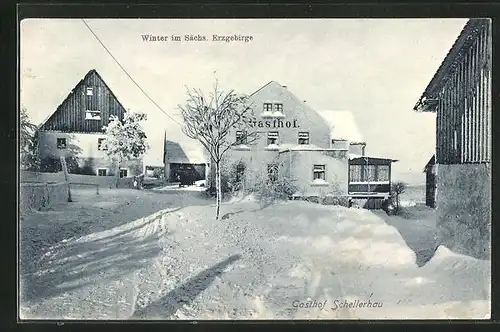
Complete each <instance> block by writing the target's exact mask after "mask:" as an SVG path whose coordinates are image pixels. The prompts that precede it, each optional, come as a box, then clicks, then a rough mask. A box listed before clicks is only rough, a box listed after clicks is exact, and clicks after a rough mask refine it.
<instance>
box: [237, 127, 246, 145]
mask: <svg viewBox="0 0 500 332" xmlns="http://www.w3.org/2000/svg"><path fill="white" fill-rule="evenodd" d="M236 144H237V145H242V144H247V137H246V132H245V131H242V130H238V131H237V132H236Z"/></svg>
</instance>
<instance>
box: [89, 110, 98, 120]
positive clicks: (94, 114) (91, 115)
mask: <svg viewBox="0 0 500 332" xmlns="http://www.w3.org/2000/svg"><path fill="white" fill-rule="evenodd" d="M85 120H101V111H89V110H87V111H85Z"/></svg>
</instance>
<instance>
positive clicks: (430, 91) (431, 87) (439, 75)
mask: <svg viewBox="0 0 500 332" xmlns="http://www.w3.org/2000/svg"><path fill="white" fill-rule="evenodd" d="M482 21H483V19H470V20H469V21H467V23H466V24H465V26H464V28H463V29H462V31H461V32H460V34H459V35H458V37H457V39H456V40H455V42H454V43H453V45H452V46H451V48H450V50H449V51H448V53H447V54H446V56H445V58H444V59H443V61H442V62H441V64H440V66H439V68H438V70H437V71H436V73H435V74H434V76H433V77H432V79H431V80H430V82H429V84H428V85H427V87H426V88H425V90H424V92H423V93H422V96H421V97H420V99H419V100H418V102H417V103H416V104H415V106H414V107H413V110H414V111H417V112H434V111H435V109H433V108H431V109H428V107H427V106H426V105H423V101H425V100H426V99H434V98H435V92H436V91H437V90H439V88H440V87H441V85H442V81H443V78H444V76H446V75H445V73H446V72H447V71H448V69H449V68H450V67H451V66H452V64H453V62H454V61H455V59H456V57H457V56H458V55H459V54H458V53H459V52H460V50H461V49H462V48H463V47H464V46H465V45H466V44H467V43H466V42H467V40H468V37H469V36H470V34H471V33H472V32H473V30H474V29H475V28H476V27H477V26H478V25H480V24H482Z"/></svg>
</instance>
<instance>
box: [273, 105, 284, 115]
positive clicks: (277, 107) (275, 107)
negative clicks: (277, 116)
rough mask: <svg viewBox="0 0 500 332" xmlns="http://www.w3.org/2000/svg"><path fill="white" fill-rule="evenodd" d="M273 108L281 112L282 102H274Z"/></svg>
mask: <svg viewBox="0 0 500 332" xmlns="http://www.w3.org/2000/svg"><path fill="white" fill-rule="evenodd" d="M274 110H275V111H276V112H278V113H283V104H274Z"/></svg>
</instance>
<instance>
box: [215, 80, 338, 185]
mask: <svg viewBox="0 0 500 332" xmlns="http://www.w3.org/2000/svg"><path fill="white" fill-rule="evenodd" d="M249 103H250V104H251V105H253V109H254V115H255V121H257V122H256V123H255V124H254V127H253V128H249V130H251V131H257V132H258V133H259V135H258V139H257V140H256V141H255V142H253V144H251V145H248V146H241V147H235V148H233V149H231V150H230V151H228V153H227V155H226V159H227V161H226V162H227V163H229V164H234V163H237V162H239V161H240V160H241V161H243V162H244V163H245V165H246V166H247V170H248V173H252V174H253V175H252V174H246V175H247V176H246V177H247V180H248V181H249V183H252V182H253V181H252V179H255V176H254V174H255V173H259V172H260V171H261V170H265V172H266V173H267V165H268V164H270V163H273V162H275V161H276V158H277V157H278V154H279V151H278V150H277V149H269V148H268V144H267V134H268V132H270V131H277V132H278V135H279V138H278V145H281V146H283V145H297V144H298V134H299V132H308V133H309V144H311V145H315V146H317V147H321V148H330V127H329V125H328V124H327V123H326V122H325V120H324V119H323V118H322V117H321V116H320V115H319V114H318V113H317V112H316V111H314V110H313V109H311V108H310V107H309V106H308V105H306V103H304V102H303V101H301V100H299V99H297V97H295V96H294V95H293V94H292V93H291V92H290V91H288V89H287V88H285V87H283V86H281V85H279V84H278V83H276V82H271V83H269V84H268V85H266V86H264V87H263V88H261V89H260V90H258V91H257V92H255V93H254V94H253V95H251V96H250V98H249ZM264 103H273V104H274V103H281V104H283V114H284V117H283V118H268V117H262V116H261V115H262V113H263V111H264V109H263V107H264V106H263V105H264ZM259 122H260V123H261V124H262V127H259ZM281 124H282V125H283V127H279V128H273V126H281ZM287 124H288V126H289V127H287ZM236 131H237V130H236V129H234V130H232V131H231V132H230V138H231V139H232V140H235V139H236ZM250 170H251V171H252V172H250ZM212 171H213V170H212Z"/></svg>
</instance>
